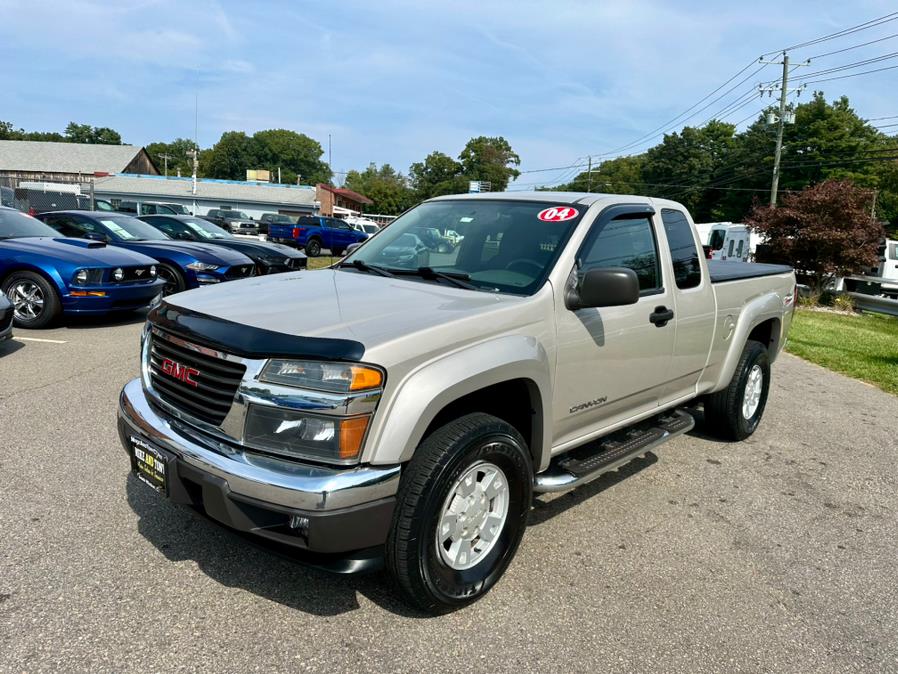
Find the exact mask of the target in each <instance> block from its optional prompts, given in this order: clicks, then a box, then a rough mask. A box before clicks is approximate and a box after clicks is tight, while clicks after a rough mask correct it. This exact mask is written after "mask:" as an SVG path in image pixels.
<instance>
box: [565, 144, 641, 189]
mask: <svg viewBox="0 0 898 674" xmlns="http://www.w3.org/2000/svg"><path fill="white" fill-rule="evenodd" d="M644 166H645V155H642V154H640V155H634V156H632V157H617V158H616V159H609V160H607V161H603V162H602V163H601V164H599V165H598V166H597V167H596V168H594V169H593V170H592V172H591V173H589V172H588V171H584V172H583V173H581V174H579V175H578V176H577V177H576V178H574V179H573V180H572V181H571V182H569V183H567V184H566V185H562V186H560V187H559V188H558V189H560V190H562V191H565V192H587V191H589V192H605V193H607V194H644V193H645V187H646V186H645V184H644V183H643V178H642V171H643V168H644Z"/></svg>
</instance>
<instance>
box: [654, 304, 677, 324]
mask: <svg viewBox="0 0 898 674" xmlns="http://www.w3.org/2000/svg"><path fill="white" fill-rule="evenodd" d="M673 317H674V312H673V309H668V308H667V307H663V306H662V307H655V310H654V311H653V312H652V313H651V314H649V322H650V323H654V324H655V327H657V328H663V327H664V326H665V325H667V322H668V321H671V320H673Z"/></svg>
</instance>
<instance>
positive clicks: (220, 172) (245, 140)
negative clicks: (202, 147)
mask: <svg viewBox="0 0 898 674" xmlns="http://www.w3.org/2000/svg"><path fill="white" fill-rule="evenodd" d="M262 155H263V150H262V148H261V147H260V143H259V142H258V141H257V140H256V139H255V138H253V137H251V136H247V135H246V134H245V133H244V132H243V131H225V132H224V133H223V134H221V138H219V139H218V142H217V143H216V144H215V145H214V146H213V147H212V150H211V153H210V154H209V155H208V157H207V161H206V163H205V166H204V168H205V170H206V175H208V176H209V177H210V178H224V179H228V180H245V179H246V170H247V169H253V168H259V164H260V163H261V161H262Z"/></svg>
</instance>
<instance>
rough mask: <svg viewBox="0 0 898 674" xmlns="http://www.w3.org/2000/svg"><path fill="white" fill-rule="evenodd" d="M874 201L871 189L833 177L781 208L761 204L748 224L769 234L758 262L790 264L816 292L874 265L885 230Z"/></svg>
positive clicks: (792, 196) (791, 198)
mask: <svg viewBox="0 0 898 674" xmlns="http://www.w3.org/2000/svg"><path fill="white" fill-rule="evenodd" d="M872 204H873V192H872V191H870V190H865V189H863V188H860V187H857V186H856V185H854V184H853V183H851V182H849V181H834V180H830V181H825V182H822V183H818V184H816V185H812V186H811V187H808V188H806V189H804V190H802V191H801V192H794V193H791V194H787V195H785V196H784V197H783V199H782V203H781V204H780V205H779V206H777V207H776V208H771V207H770V206H760V205H756V206H755V207H754V208H753V209H752V211H751V213H749V215H748V217H747V218H746V224H748V226H749V227H750V228H751V229H753V230H754V231H757V232H759V233H761V234H762V235H763V236H764V237H765V238H766V241H765V244H766V245H765V246H763V247H761V248H759V252H758V255H757V258H758V262H765V261H783V262H787V263H788V264H791V265H792V266H793V267H794V268H795V270H796V272H797V273H798V274H799V275H800V276H802V277H804V278H806V280H807V282H808V284H809V285H810V286H811V288H812V289H813V290H814V291H815V292H820V291H821V290H823V289H824V288H825V287H826V285H827V283H828V282H829V281H831V280H832V279H833V278H834V277H836V276H848V275H851V274H856V273H858V272H860V271H866V270H868V269H869V268H870V267H874V266H875V265H877V264H878V263H879V253H878V248H879V245H880V240H881V239H882V237H883V235H884V231H883V228H882V225H880V224H879V223H878V222H877V221H876V219H875V218H873V216H872V215H871V213H870V211H871V207H872Z"/></svg>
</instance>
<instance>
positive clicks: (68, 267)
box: [0, 207, 165, 333]
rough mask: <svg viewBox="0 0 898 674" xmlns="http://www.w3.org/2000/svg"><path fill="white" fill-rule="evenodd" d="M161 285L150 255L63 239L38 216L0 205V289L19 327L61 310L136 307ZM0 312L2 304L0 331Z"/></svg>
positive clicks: (37, 324)
mask: <svg viewBox="0 0 898 674" xmlns="http://www.w3.org/2000/svg"><path fill="white" fill-rule="evenodd" d="M164 285H165V284H164V282H163V281H162V280H160V279H158V278H157V276H156V260H154V259H153V258H150V257H147V256H146V255H141V254H139V253H133V252H131V251H127V250H121V249H116V248H110V247H107V246H106V244H105V243H101V242H99V241H87V240H85V239H67V238H61V237H60V236H59V233H58V232H56V230H54V229H53V228H51V227H47V225H45V224H44V223H42V222H40V221H39V220H36V219H34V218H32V217H31V216H29V215H25V214H24V213H20V212H19V211H17V210H14V209H12V208H3V207H0V291H2V292H3V294H4V295H6V296H7V297H8V298H9V300H10V301H11V302H12V304H13V317H14V320H15V324H16V325H17V326H19V327H22V328H43V327H46V326H47V325H49V324H51V323H52V322H53V321H54V320H56V319H57V318H58V317H59V316H60V314H62V313H78V314H97V313H106V312H109V311H116V310H129V309H139V308H141V307H145V306H146V305H148V304H149V303H150V302H151V301H152V299H153V298H154V297H155V296H156V295H158V294H159V293H160V292H161V291H162V288H163V287H164ZM3 314H4V312H3V310H2V309H0V333H2V332H3V328H4V327H5V325H4V323H3V320H2V315H3Z"/></svg>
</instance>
